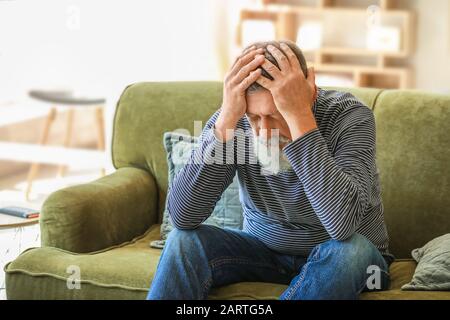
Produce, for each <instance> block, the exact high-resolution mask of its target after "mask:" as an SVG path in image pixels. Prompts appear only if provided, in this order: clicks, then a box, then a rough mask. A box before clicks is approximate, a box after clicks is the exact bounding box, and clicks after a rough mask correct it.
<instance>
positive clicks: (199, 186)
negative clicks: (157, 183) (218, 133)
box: [167, 127, 236, 229]
mask: <svg viewBox="0 0 450 320" xmlns="http://www.w3.org/2000/svg"><path fill="white" fill-rule="evenodd" d="M210 129H211V128H210V127H209V128H208V129H206V130H207V131H205V132H204V133H203V141H202V143H201V144H200V145H199V147H198V148H197V149H196V150H194V152H193V154H192V156H191V159H190V161H189V163H188V164H186V165H185V166H184V167H183V168H182V169H181V170H180V172H179V173H178V174H177V176H176V177H175V179H174V181H173V183H172V185H171V186H170V189H169V194H168V201H167V208H168V211H169V215H170V217H171V219H172V222H173V224H174V226H175V227H177V228H178V229H192V228H195V227H197V226H198V225H199V224H201V223H202V222H203V221H204V220H206V219H207V218H208V217H209V215H210V214H211V213H212V211H213V210H214V207H215V205H216V202H217V201H218V200H219V199H220V197H221V195H222V193H223V191H224V190H225V189H226V188H227V187H228V186H229V185H230V183H231V182H232V181H233V178H234V176H235V173H236V168H235V166H234V164H226V163H225V162H221V163H214V162H213V161H211V157H212V156H213V153H214V149H215V148H223V147H224V146H225V144H224V143H222V142H220V141H218V140H217V139H216V138H215V137H214V134H213V133H212V130H210ZM199 159H202V161H199ZM214 160H218V161H219V162H220V160H221V159H214ZM222 160H224V159H222Z"/></svg>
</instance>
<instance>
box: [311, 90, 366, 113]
mask: <svg viewBox="0 0 450 320" xmlns="http://www.w3.org/2000/svg"><path fill="white" fill-rule="evenodd" d="M316 113H317V114H318V115H319V114H320V115H321V116H322V117H325V118H327V119H329V120H332V119H334V120H338V119H339V120H343V119H347V120H350V119H353V120H358V119H360V120H362V119H364V118H372V117H373V112H372V110H371V109H370V108H369V107H368V106H367V105H366V104H365V103H364V102H362V101H361V100H360V99H358V98H357V97H355V96H354V95H353V94H352V93H350V92H347V91H343V90H342V91H341V90H335V89H323V88H320V89H319V95H318V98H317V102H316Z"/></svg>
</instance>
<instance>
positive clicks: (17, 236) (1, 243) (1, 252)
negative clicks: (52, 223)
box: [0, 213, 40, 300]
mask: <svg viewBox="0 0 450 320" xmlns="http://www.w3.org/2000/svg"><path fill="white" fill-rule="evenodd" d="M38 223H39V218H32V219H24V218H19V217H15V216H10V215H7V214H2V213H0V300H2V299H5V297H6V295H5V274H4V272H3V267H4V265H5V264H6V263H8V262H9V261H11V260H13V259H15V258H16V257H17V256H18V255H19V254H20V253H21V252H22V251H23V250H24V249H27V248H28V247H30V246H39V245H40V243H39V242H40V241H39V232H38V231H37V232H36V233H37V235H36V236H34V235H33V238H32V240H31V241H29V243H28V244H25V245H24V243H23V242H24V229H25V228H26V227H28V226H32V225H36V224H38ZM8 229H10V230H8ZM30 235H31V234H30ZM25 238H26V237H25ZM5 240H6V241H5ZM26 242H27V241H25V243H26Z"/></svg>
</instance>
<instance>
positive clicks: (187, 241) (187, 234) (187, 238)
mask: <svg viewBox="0 0 450 320" xmlns="http://www.w3.org/2000/svg"><path fill="white" fill-rule="evenodd" d="M210 227H211V226H208V225H203V224H202V225H199V226H198V227H197V228H195V229H176V228H174V229H173V230H172V231H170V233H169V235H168V237H167V241H166V245H168V246H170V247H174V248H176V249H183V250H187V249H189V248H190V247H195V248H199V247H200V246H201V244H202V239H204V238H205V237H208V233H209V232H211V231H210Z"/></svg>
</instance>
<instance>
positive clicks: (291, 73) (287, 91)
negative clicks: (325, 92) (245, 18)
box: [256, 43, 317, 140]
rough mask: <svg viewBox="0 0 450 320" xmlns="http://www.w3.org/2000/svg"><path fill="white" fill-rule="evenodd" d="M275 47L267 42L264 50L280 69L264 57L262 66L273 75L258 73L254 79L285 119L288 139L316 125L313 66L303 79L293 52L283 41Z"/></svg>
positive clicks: (294, 137) (315, 90)
mask: <svg viewBox="0 0 450 320" xmlns="http://www.w3.org/2000/svg"><path fill="white" fill-rule="evenodd" d="M280 46H281V49H282V50H283V52H284V54H283V52H281V51H280V50H279V49H278V48H276V47H274V46H271V45H269V46H268V47H267V49H268V50H269V52H270V53H271V54H272V55H273V56H274V58H275V59H276V60H277V62H278V65H279V67H280V69H278V68H277V66H275V65H274V64H273V63H272V62H270V61H269V60H267V59H265V61H264V63H263V64H262V67H263V68H264V69H265V70H266V71H267V72H268V73H269V74H270V75H271V76H272V78H274V80H270V79H268V78H266V77H263V76H260V77H259V78H258V79H257V80H256V82H257V83H259V84H260V85H261V86H263V87H264V88H266V89H268V90H269V91H270V92H271V94H272V97H273V99H274V103H275V105H276V107H277V109H278V111H279V112H280V113H281V115H282V116H283V118H284V119H285V120H286V122H287V124H288V126H289V129H290V131H291V136H292V140H295V139H297V138H299V137H300V136H302V135H304V134H305V133H306V132H308V131H311V130H313V129H314V128H317V124H316V122H315V118H314V115H313V113H312V110H311V106H312V104H313V103H314V101H315V100H316V98H317V87H316V84H315V74H314V69H313V68H309V69H308V77H307V78H306V77H305V75H304V74H303V71H302V69H301V66H300V62H299V61H298V59H297V57H296V55H295V53H294V52H293V51H292V50H291V48H289V46H288V45H286V44H285V43H281V44H280Z"/></svg>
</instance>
